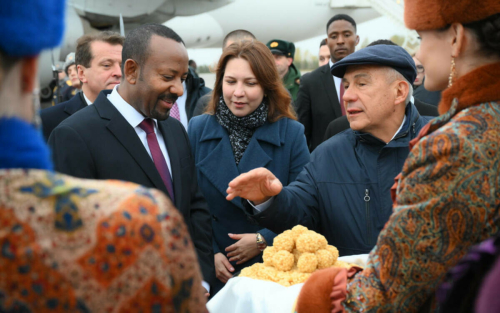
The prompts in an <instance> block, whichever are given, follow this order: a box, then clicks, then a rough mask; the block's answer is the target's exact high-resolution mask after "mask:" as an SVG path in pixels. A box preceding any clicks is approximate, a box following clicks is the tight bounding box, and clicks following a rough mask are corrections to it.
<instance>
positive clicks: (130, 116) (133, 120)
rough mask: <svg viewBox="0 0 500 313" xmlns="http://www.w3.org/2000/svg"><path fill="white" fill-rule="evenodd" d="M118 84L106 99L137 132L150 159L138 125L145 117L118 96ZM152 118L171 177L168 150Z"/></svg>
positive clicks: (141, 130) (145, 139)
mask: <svg viewBox="0 0 500 313" xmlns="http://www.w3.org/2000/svg"><path fill="white" fill-rule="evenodd" d="M118 86H119V85H117V86H115V88H113V91H112V92H111V93H110V94H109V95H108V100H109V102H111V104H113V105H114V106H115V108H116V109H117V110H118V112H120V114H121V115H122V116H123V117H124V118H125V120H127V122H128V123H129V124H130V126H132V127H133V128H134V130H135V132H136V133H137V136H139V139H140V140H141V142H142V144H143V145H144V148H146V151H147V152H148V154H149V157H150V158H151V160H152V159H153V156H152V155H151V151H150V150H149V145H148V139H147V134H146V132H145V131H144V130H143V129H142V128H140V127H139V124H140V123H142V121H143V120H144V119H145V117H144V116H143V115H142V114H141V113H139V112H138V111H137V110H136V109H134V108H133V107H132V106H131V105H130V104H128V103H127V102H126V101H125V100H123V98H122V96H120V94H119V93H118ZM152 120H153V121H154V125H155V127H154V129H155V134H156V138H157V139H158V145H159V146H160V150H161V153H162V154H163V157H164V158H165V161H166V162H167V165H168V171H169V172H170V177H172V167H171V165H170V158H169V157H168V151H167V146H166V145H165V140H164V139H163V136H162V134H161V132H160V131H159V129H158V121H157V120H156V119H154V118H152ZM172 182H173V179H172Z"/></svg>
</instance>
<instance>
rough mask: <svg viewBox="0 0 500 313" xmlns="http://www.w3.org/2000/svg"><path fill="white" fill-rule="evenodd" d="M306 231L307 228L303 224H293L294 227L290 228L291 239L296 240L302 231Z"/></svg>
mask: <svg viewBox="0 0 500 313" xmlns="http://www.w3.org/2000/svg"><path fill="white" fill-rule="evenodd" d="M307 231H308V229H307V227H305V226H302V225H297V226H295V227H294V228H292V237H293V240H295V241H297V238H299V236H300V235H302V234H303V233H305V232H307Z"/></svg>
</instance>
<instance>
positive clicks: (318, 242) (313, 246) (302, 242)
mask: <svg viewBox="0 0 500 313" xmlns="http://www.w3.org/2000/svg"><path fill="white" fill-rule="evenodd" d="M327 245H328V242H327V241H326V238H325V236H323V235H320V234H318V233H315V232H313V231H307V232H306V233H303V234H302V235H300V236H299V237H298V238H297V242H296V247H297V250H299V251H300V252H309V253H314V252H316V251H318V250H319V249H324V248H326V246H327Z"/></svg>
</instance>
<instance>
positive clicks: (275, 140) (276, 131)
mask: <svg viewBox="0 0 500 313" xmlns="http://www.w3.org/2000/svg"><path fill="white" fill-rule="evenodd" d="M283 121H284V119H281V120H279V121H277V122H274V123H269V122H266V123H265V124H264V125H262V126H261V127H259V128H257V130H256V131H255V133H254V134H253V136H252V139H251V140H250V143H249V144H248V148H247V150H246V151H245V153H244V154H243V157H242V158H241V161H240V164H238V170H239V172H240V173H246V172H248V171H251V170H253V169H255V168H258V167H266V166H267V165H268V164H269V162H271V161H272V160H273V159H272V158H271V156H269V154H267V153H266V151H264V146H265V145H266V144H272V145H274V146H277V147H279V146H280V145H281V144H282V141H281V138H282V137H283V136H281V134H280V133H281V129H280V125H281V123H283ZM268 146H269V145H268Z"/></svg>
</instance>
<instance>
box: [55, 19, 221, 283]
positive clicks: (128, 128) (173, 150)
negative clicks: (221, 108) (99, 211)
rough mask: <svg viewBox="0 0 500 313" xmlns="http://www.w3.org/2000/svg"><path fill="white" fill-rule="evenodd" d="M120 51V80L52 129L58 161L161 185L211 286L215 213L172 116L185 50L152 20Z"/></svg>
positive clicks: (80, 173) (64, 166)
mask: <svg viewBox="0 0 500 313" xmlns="http://www.w3.org/2000/svg"><path fill="white" fill-rule="evenodd" d="M122 56H123V62H122V72H123V77H122V79H121V82H120V85H119V86H116V87H115V88H114V89H113V90H112V91H110V90H103V91H102V92H101V93H100V94H99V96H98V98H97V99H96V101H95V102H94V104H93V105H92V106H88V107H86V108H84V109H83V110H80V111H79V112H77V113H76V114H73V115H72V116H70V117H69V118H67V119H66V120H65V121H64V122H62V123H61V124H60V125H59V126H58V127H56V129H54V131H53V132H52V134H51V135H50V138H49V145H50V146H51V147H52V150H53V154H54V162H55V168H56V170H57V171H59V172H62V173H66V174H70V175H73V176H77V177H83V178H97V179H120V180H125V181H131V182H134V183H138V184H141V185H144V186H146V187H153V188H157V189H159V190H161V191H163V192H164V193H165V194H166V195H167V196H169V197H170V199H171V200H172V202H173V203H174V204H175V206H176V207H177V208H178V210H179V211H180V212H181V213H182V215H183V216H184V220H185V222H186V224H187V225H188V228H189V232H190V235H191V238H192V239H193V242H194V245H195V248H196V251H197V253H198V259H199V262H200V265H201V270H202V273H203V277H204V281H205V283H204V286H205V288H206V289H207V290H209V286H208V285H207V284H206V282H210V281H212V279H213V277H214V275H215V270H214V264H213V252H212V226H211V220H210V214H209V211H208V207H207V204H206V202H205V199H204V198H203V196H202V195H201V193H200V191H199V189H198V183H197V179H196V168H195V164H194V161H193V158H192V156H191V149H190V144H189V140H188V136H187V133H186V131H185V129H184V127H183V126H182V124H181V123H180V122H179V121H178V120H176V119H174V118H169V114H170V109H171V108H172V106H173V105H174V103H175V102H176V100H177V98H178V97H180V96H181V95H182V94H183V87H182V82H183V81H184V80H185V79H186V77H187V75H188V55H187V50H186V48H185V47H184V43H183V42H182V39H181V38H180V37H179V36H178V35H177V34H176V33H175V32H174V31H172V30H171V29H170V28H167V27H165V26H162V25H157V24H149V25H143V26H140V27H138V28H136V29H134V30H133V31H131V32H130V33H129V34H128V36H127V38H126V40H125V43H124V46H123V53H122ZM166 218H168V217H166ZM165 231H169V230H165Z"/></svg>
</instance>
